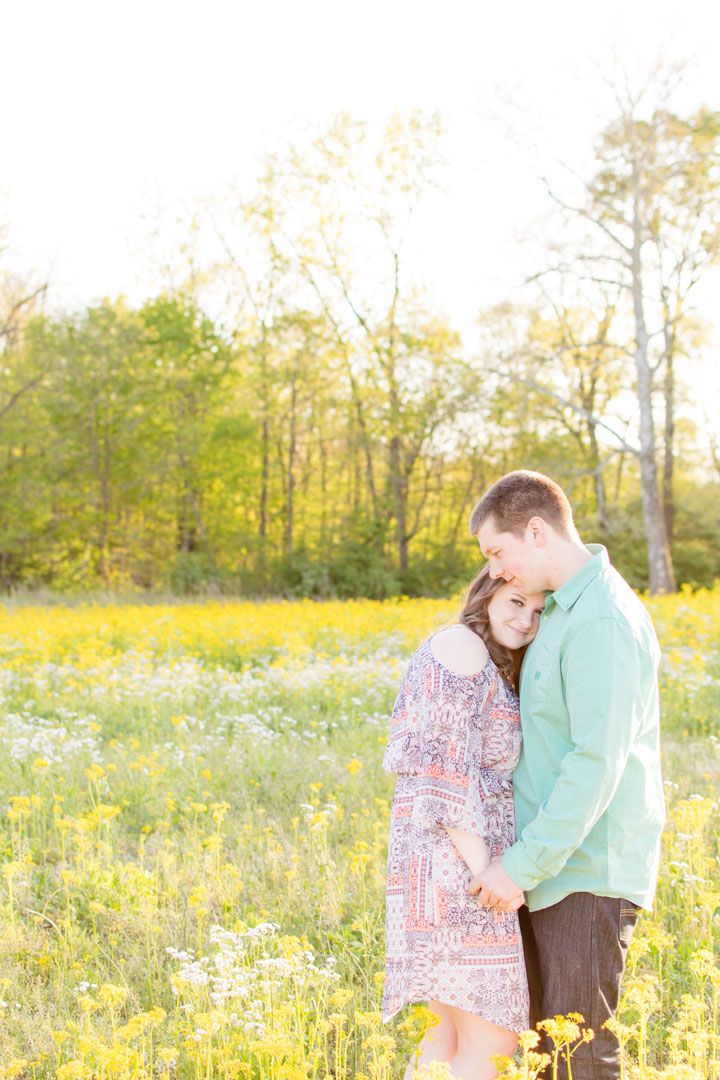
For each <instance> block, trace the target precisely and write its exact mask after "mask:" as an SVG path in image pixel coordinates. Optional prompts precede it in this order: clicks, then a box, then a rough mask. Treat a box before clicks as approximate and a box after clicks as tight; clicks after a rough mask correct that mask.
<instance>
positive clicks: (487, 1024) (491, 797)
mask: <svg viewBox="0 0 720 1080" xmlns="http://www.w3.org/2000/svg"><path fill="white" fill-rule="evenodd" d="M470 531H471V533H472V534H473V535H474V536H477V539H478V541H479V543H480V548H481V550H482V553H483V555H485V556H486V558H487V563H486V565H485V566H484V567H483V569H482V571H481V572H480V574H479V575H478V576H477V577H476V578H475V580H474V581H473V582H472V583H471V585H470V587H469V589H468V592H467V594H466V599H465V602H464V605H463V608H462V610H461V612H460V615H459V616H458V619H457V624H456V625H454V626H452V627H450V628H448V629H445V630H441V631H440V632H439V633H436V634H434V635H433V636H432V637H430V638H429V639H428V640H427V641H425V642H424V643H423V644H422V645H421V646H420V648H419V649H418V650H417V652H416V653H415V654H414V656H413V657H412V659H411V661H410V665H409V668H408V671H407V674H406V676H405V680H404V682H403V685H402V688H401V690H400V694H399V696H398V699H397V701H396V703H395V707H394V710H393V717H392V725H391V733H390V739H389V742H388V745H387V750H386V753H385V760H384V763H383V764H384V766H385V768H386V769H387V770H388V771H389V772H393V773H397V777H398V778H397V783H396V788H395V796H394V799H393V809H392V818H391V827H390V844H389V855H388V878H387V959H386V978H385V991H384V999H383V1016H384V1018H385V1019H389V1018H390V1017H392V1016H394V1015H395V1013H396V1012H397V1011H398V1010H399V1009H400V1008H402V1006H403V1005H405V1004H407V1003H409V1002H427V1004H428V1007H429V1008H430V1010H431V1011H432V1012H433V1013H434V1015H435V1018H436V1020H437V1023H436V1024H435V1025H434V1026H433V1027H431V1028H430V1029H429V1031H428V1033H427V1034H426V1036H425V1038H424V1039H423V1042H422V1043H421V1045H420V1048H419V1055H418V1057H417V1058H416V1059H413V1061H412V1062H411V1063H410V1064H409V1065H408V1068H407V1072H406V1074H405V1078H406V1080H411V1078H412V1077H413V1075H414V1073H415V1069H416V1065H417V1066H422V1065H424V1064H429V1063H430V1062H433V1061H440V1062H447V1063H448V1064H449V1075H452V1076H457V1077H463V1078H464V1080H491V1078H492V1077H494V1076H496V1075H497V1069H496V1067H495V1064H494V1061H493V1058H494V1057H495V1056H496V1055H502V1056H506V1057H512V1055H513V1053H514V1052H515V1049H516V1046H517V1033H518V1032H520V1031H523V1030H525V1029H526V1028H528V1027H530V1026H534V1025H535V1024H536V1023H537V1022H538V1021H539V1020H541V1019H545V1018H549V1017H553V1016H557V1015H567V1014H568V1013H579V1014H580V1015H581V1016H582V1017H583V1018H584V1021H585V1024H586V1026H587V1027H589V1028H591V1029H592V1030H593V1031H594V1033H595V1035H594V1038H593V1039H592V1040H590V1041H586V1042H583V1043H581V1044H580V1045H579V1046H578V1047H577V1049H576V1051H575V1053H574V1054H573V1058H572V1075H573V1078H574V1080H609V1078H616V1077H619V1076H620V1067H619V1060H618V1043H617V1040H616V1038H615V1037H614V1036H613V1034H612V1033H611V1032H610V1030H609V1029H608V1028H606V1027H604V1024H605V1022H606V1021H607V1020H609V1019H610V1018H611V1017H612V1016H613V1015H614V1012H615V1009H616V1008H617V1003H618V994H619V988H620V980H621V978H622V974H623V970H624V965H625V956H626V953H627V948H628V945H629V942H630V938H631V936H632V933H633V930H634V927H635V922H636V919H637V912H638V909H639V908H649V907H650V905H651V903H652V897H653V891H654V887H655V880H656V877H657V868H658V858H659V841H660V832H661V830H662V825H663V821H664V802H663V793H662V781H661V777H660V750H659V718H658V692H657V667H658V662H659V656H660V650H659V647H658V644H657V639H656V637H655V633H654V630H653V627H652V624H651V621H650V618H649V616H648V613H647V611H646V610H645V608H644V606H643V605H642V603H641V602H640V600H639V599H638V597H637V596H636V595H635V593H634V592H633V591H632V589H631V588H630V586H629V585H628V584H627V583H626V582H625V581H624V579H623V578H622V577H621V576H620V574H619V573H618V572H617V571H616V570H615V569H614V568H613V567H612V566H611V564H610V562H609V559H608V555H607V552H606V550H605V548H603V547H601V546H600V545H593V544H591V545H588V546H585V545H584V544H583V543H582V541H581V540H580V537H579V536H578V533H577V531H576V529H575V526H574V523H573V519H572V511H571V508H570V504H569V502H568V500H567V497H566V495H565V493H564V492H563V490H562V489H561V488H560V487H559V486H558V485H557V484H556V483H554V482H553V481H552V480H551V479H549V478H548V477H546V476H543V475H541V474H539V473H534V472H528V471H524V470H523V471H518V472H513V473H509V474H508V475H507V476H504V477H502V478H501V479H500V480H498V481H497V482H496V483H495V484H494V485H493V486H492V487H491V488H490V489H489V490H488V491H487V492H486V493H485V495H484V496H483V497H482V499H481V500H480V502H479V503H478V504H477V506H476V507H475V509H474V510H473V512H472V515H471V518H470ZM521 667H522V672H521V670H520V669H521ZM539 1049H542V1047H540V1048H539ZM563 1070H565V1071H563ZM559 1075H560V1076H561V1077H565V1076H567V1071H566V1069H565V1066H564V1064H562V1063H561V1068H560V1074H559Z"/></svg>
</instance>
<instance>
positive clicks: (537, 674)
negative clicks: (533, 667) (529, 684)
mask: <svg viewBox="0 0 720 1080" xmlns="http://www.w3.org/2000/svg"><path fill="white" fill-rule="evenodd" d="M535 678H536V679H539V678H540V672H539V671H536V672H535Z"/></svg>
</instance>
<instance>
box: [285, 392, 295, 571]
mask: <svg viewBox="0 0 720 1080" xmlns="http://www.w3.org/2000/svg"><path fill="white" fill-rule="evenodd" d="M296 407H297V382H296V380H295V379H294V378H293V380H292V388H291V391H290V431H289V433H288V438H289V443H288V459H287V491H286V504H285V554H286V555H287V557H288V558H290V556H291V555H292V553H293V512H294V509H295V507H294V496H295V454H296V450H297V437H296V427H297V417H296V415H295V413H296Z"/></svg>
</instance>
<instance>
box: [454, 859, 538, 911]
mask: <svg viewBox="0 0 720 1080" xmlns="http://www.w3.org/2000/svg"><path fill="white" fill-rule="evenodd" d="M468 892H470V893H477V898H478V900H479V901H480V903H481V904H482V905H483V906H484V907H492V908H499V910H500V911H517V909H518V908H519V907H521V906H522V905H523V904H524V903H525V893H524V892H523V891H522V889H519V888H518V887H517V885H516V884H515V882H514V881H513V879H512V878H511V877H510V875H509V874H508V873H507V872H506V870H505V868H504V866H503V864H502V859H501V858H500V856H499V855H494V856H493V858H492V859H491V860H490V865H489V866H486V867H485V869H484V870H483V871H481V873H479V874H476V876H475V877H474V878H473V879H472V881H471V882H470V884H469V886H468Z"/></svg>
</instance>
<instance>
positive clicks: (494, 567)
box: [490, 559, 503, 578]
mask: <svg viewBox="0 0 720 1080" xmlns="http://www.w3.org/2000/svg"><path fill="white" fill-rule="evenodd" d="M502 576H503V572H502V567H501V566H500V564H499V563H497V562H494V561H493V560H492V559H491V560H490V577H491V578H500V577H502Z"/></svg>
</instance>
